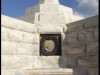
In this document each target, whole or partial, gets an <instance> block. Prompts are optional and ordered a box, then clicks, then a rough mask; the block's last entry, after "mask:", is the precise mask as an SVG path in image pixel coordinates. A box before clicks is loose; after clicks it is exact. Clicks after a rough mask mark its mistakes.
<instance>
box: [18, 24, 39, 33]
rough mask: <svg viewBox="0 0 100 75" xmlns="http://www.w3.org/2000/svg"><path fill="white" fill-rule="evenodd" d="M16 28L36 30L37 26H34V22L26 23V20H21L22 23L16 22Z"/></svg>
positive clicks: (34, 31)
mask: <svg viewBox="0 0 100 75" xmlns="http://www.w3.org/2000/svg"><path fill="white" fill-rule="evenodd" d="M16 29H18V30H22V31H26V32H33V33H36V32H37V28H36V27H35V25H34V24H27V23H26V22H23V23H22V24H20V23H19V24H17V27H16Z"/></svg>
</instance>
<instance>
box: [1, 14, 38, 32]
mask: <svg viewBox="0 0 100 75" xmlns="http://www.w3.org/2000/svg"><path fill="white" fill-rule="evenodd" d="M1 25H2V26H5V27H9V28H14V29H16V28H17V29H20V30H25V31H29V32H36V28H35V29H34V28H33V27H35V25H34V24H32V23H28V22H25V21H21V20H18V19H15V18H11V17H8V16H5V15H1Z"/></svg>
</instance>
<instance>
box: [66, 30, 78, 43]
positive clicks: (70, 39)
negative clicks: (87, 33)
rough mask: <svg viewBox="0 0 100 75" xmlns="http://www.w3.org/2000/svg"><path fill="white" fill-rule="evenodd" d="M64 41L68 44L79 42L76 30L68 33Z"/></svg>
mask: <svg viewBox="0 0 100 75" xmlns="http://www.w3.org/2000/svg"><path fill="white" fill-rule="evenodd" d="M64 42H65V43H66V44H78V43H79V41H78V34H77V33H75V32H72V33H68V34H66V35H65V40H64Z"/></svg>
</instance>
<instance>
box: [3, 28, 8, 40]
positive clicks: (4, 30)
mask: <svg viewBox="0 0 100 75" xmlns="http://www.w3.org/2000/svg"><path fill="white" fill-rule="evenodd" d="M8 31H9V30H8V28H6V27H1V39H2V40H8Z"/></svg>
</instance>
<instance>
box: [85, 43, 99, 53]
mask: <svg viewBox="0 0 100 75" xmlns="http://www.w3.org/2000/svg"><path fill="white" fill-rule="evenodd" d="M86 46H87V53H88V54H90V55H91V54H98V50H99V45H98V42H88V43H87V44H86Z"/></svg>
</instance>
